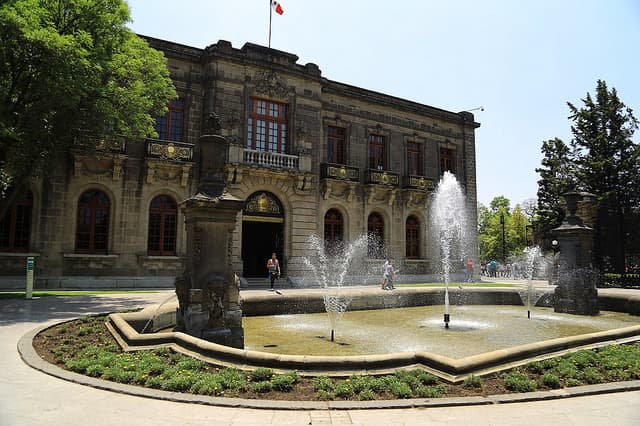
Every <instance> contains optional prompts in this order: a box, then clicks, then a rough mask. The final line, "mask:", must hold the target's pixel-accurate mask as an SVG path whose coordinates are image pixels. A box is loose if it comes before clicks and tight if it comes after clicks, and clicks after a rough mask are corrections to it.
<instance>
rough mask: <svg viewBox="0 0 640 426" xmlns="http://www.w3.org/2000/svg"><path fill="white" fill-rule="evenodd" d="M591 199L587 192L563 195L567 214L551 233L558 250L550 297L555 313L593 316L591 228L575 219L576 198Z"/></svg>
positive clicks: (595, 295) (595, 309) (595, 293)
mask: <svg viewBox="0 0 640 426" xmlns="http://www.w3.org/2000/svg"><path fill="white" fill-rule="evenodd" d="M580 197H586V198H589V197H593V195H591V194H588V193H579V192H570V193H567V194H564V198H565V201H566V208H567V215H566V217H565V220H564V222H563V223H562V225H560V226H559V227H557V228H555V229H553V230H552V233H553V235H554V237H555V238H556V240H557V241H558V248H559V250H560V255H559V261H558V264H559V266H558V268H559V271H558V280H557V287H556V290H555V294H554V310H555V312H562V313H570V314H578V315H597V314H598V313H599V307H598V290H597V289H596V283H597V280H598V274H597V272H596V271H594V270H593V269H592V267H591V259H592V250H593V229H592V228H590V227H588V226H585V225H584V223H583V221H582V219H581V218H579V217H578V216H576V210H577V206H578V199H579V198H580Z"/></svg>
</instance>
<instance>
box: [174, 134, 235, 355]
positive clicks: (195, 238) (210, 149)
mask: <svg viewBox="0 0 640 426" xmlns="http://www.w3.org/2000/svg"><path fill="white" fill-rule="evenodd" d="M226 152H227V143H226V141H225V139H224V138H223V137H222V136H217V135H215V136H209V135H207V136H202V137H201V138H200V156H201V162H200V173H201V175H200V184H199V186H198V190H197V193H196V194H195V195H194V196H193V197H191V198H188V199H186V200H184V201H183V202H182V203H180V208H181V209H182V211H183V213H184V217H185V224H186V231H187V261H186V267H185V271H184V274H183V275H182V276H179V277H177V278H176V293H177V295H178V302H179V306H178V311H177V315H176V317H177V318H176V331H183V332H185V333H187V334H190V335H192V336H195V337H199V338H202V339H205V340H208V341H211V342H215V343H219V344H223V345H226V346H232V347H236V348H243V347H244V331H243V328H242V310H241V308H240V303H239V285H238V284H239V280H237V277H236V276H235V274H234V273H233V269H232V267H231V259H230V252H231V233H232V231H233V229H234V228H235V224H236V217H237V215H238V212H240V210H242V208H243V206H244V201H243V200H240V199H238V198H236V197H233V196H231V195H230V194H229V193H228V192H226V190H225V187H224V180H223V178H222V176H223V166H224V162H225V158H226Z"/></svg>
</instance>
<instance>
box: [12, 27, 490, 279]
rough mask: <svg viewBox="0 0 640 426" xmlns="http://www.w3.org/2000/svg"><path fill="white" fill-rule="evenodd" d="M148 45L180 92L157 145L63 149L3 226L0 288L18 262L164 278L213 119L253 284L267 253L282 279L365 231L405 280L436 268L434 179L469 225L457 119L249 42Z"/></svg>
mask: <svg viewBox="0 0 640 426" xmlns="http://www.w3.org/2000/svg"><path fill="white" fill-rule="evenodd" d="M147 40H148V42H149V43H150V45H151V46H152V47H154V48H156V49H158V50H160V51H162V52H164V54H165V56H166V57H167V59H168V66H169V70H170V73H171V77H172V79H173V81H174V84H175V86H176V89H177V91H178V94H179V98H178V99H176V100H175V101H173V102H172V103H171V105H170V110H169V112H168V114H167V115H166V116H165V117H159V118H158V121H157V126H156V128H157V130H158V134H159V137H158V138H157V139H147V140H144V141H134V140H109V141H102V142H101V143H100V145H99V147H98V148H97V149H96V150H95V151H91V152H89V151H71V152H69V153H66V154H64V155H61V156H60V158H58V161H57V162H56V165H55V167H53V168H52V170H51V172H50V175H49V176H47V178H46V179H43V180H37V181H36V180H34V181H33V182H32V185H31V193H30V194H29V195H28V196H27V197H25V198H24V199H23V200H21V201H20V202H19V203H18V204H17V205H16V206H14V207H13V208H12V209H11V210H10V211H9V212H8V213H7V215H5V218H4V219H3V221H2V223H1V226H0V233H1V235H0V238H1V239H0V270H1V271H2V272H1V274H2V275H3V277H2V279H1V280H0V282H2V283H4V284H0V285H4V286H8V285H15V286H19V285H23V284H21V283H24V269H25V266H24V265H25V258H26V257H27V256H33V257H34V258H35V263H36V274H35V275H36V280H37V281H36V286H37V287H41V288H43V287H45V288H56V287H72V288H73V287H92V286H100V287H114V286H115V287H150V286H153V287H158V286H171V285H173V279H174V277H175V276H177V275H178V274H179V273H180V272H181V270H182V268H183V265H184V256H185V253H186V251H187V250H186V236H185V227H184V217H183V216H182V213H181V211H180V208H179V203H180V202H181V201H182V200H185V199H186V198H188V197H189V196H190V195H193V192H194V190H195V188H196V187H197V184H198V182H197V181H196V180H197V176H199V175H200V171H199V170H198V168H199V167H200V166H199V162H198V158H199V146H198V138H199V136H200V135H201V134H203V132H205V128H204V126H206V123H207V119H208V117H209V116H210V115H212V114H215V115H217V117H219V123H220V126H221V130H220V131H221V133H222V135H223V136H225V137H226V138H227V140H228V141H229V150H228V152H226V153H222V155H225V156H226V167H225V178H226V184H227V189H228V191H229V192H230V193H231V194H232V195H233V196H235V197H238V198H240V199H243V200H246V201H245V207H244V209H243V211H242V212H241V213H240V214H239V215H238V218H237V223H236V227H235V230H234V231H233V238H232V241H233V243H232V247H230V248H228V249H229V250H230V253H231V258H232V259H233V265H232V266H233V269H234V270H235V272H236V273H237V274H238V275H239V276H240V277H244V278H250V277H265V276H266V268H265V264H266V260H267V259H268V258H269V257H270V256H271V253H272V252H276V253H277V254H278V257H279V259H281V265H282V270H283V274H284V275H286V276H287V277H289V278H290V279H291V280H292V281H294V282H295V280H296V278H297V277H300V276H303V275H304V274H305V272H306V271H305V266H304V263H303V262H302V258H303V257H304V256H305V255H307V254H308V253H309V252H308V246H307V239H308V238H309V236H311V235H314V234H315V235H318V236H319V237H321V238H322V239H324V240H325V245H326V247H327V248H329V249H331V250H335V253H339V249H340V247H341V245H342V244H343V243H344V242H348V241H351V240H353V239H356V238H357V237H359V236H360V235H363V234H369V235H371V236H375V237H376V238H377V239H378V241H379V244H377V245H375V246H374V245H371V247H370V248H369V250H368V252H367V259H366V261H367V262H374V263H379V260H378V259H380V258H382V257H386V256H390V257H392V258H393V259H395V264H396V265H399V266H400V268H401V270H402V272H403V273H404V274H416V275H425V274H431V273H433V272H434V265H432V264H431V263H430V261H429V257H430V254H431V253H430V250H431V248H430V247H431V244H430V243H431V241H430V235H429V232H428V228H427V223H428V219H429V218H428V206H429V202H430V201H429V200H430V194H431V192H432V190H433V189H434V187H435V186H436V185H437V182H438V180H439V178H440V176H441V175H442V174H443V173H444V172H445V171H451V172H452V173H454V174H455V175H456V177H457V179H458V181H459V182H461V184H462V185H463V188H464V191H465V193H466V196H467V200H468V206H469V212H470V219H471V221H472V223H475V217H476V200H477V197H476V180H475V177H476V162H475V159H476V156H475V151H476V147H475V129H476V128H477V127H479V124H478V123H476V122H475V121H474V117H473V114H471V113H470V112H450V111H445V110H442V109H439V108H435V107H431V106H427V105H423V104H419V103H415V102H412V101H409V100H405V99H400V98H397V97H393V96H389V95H385V94H381V93H377V92H374V91H371V90H367V89H363V88H359V87H354V86H350V85H347V84H343V83H339V82H335V81H332V80H329V79H327V78H325V77H323V76H322V73H321V71H320V69H319V67H318V66H317V65H315V64H313V63H308V64H304V65H302V64H298V63H297V60H298V57H297V56H295V55H293V54H290V53H286V52H282V51H278V50H274V49H269V48H266V47H263V46H258V45H255V44H251V43H247V44H245V45H244V46H243V47H242V48H240V49H238V48H234V47H233V46H232V45H231V44H230V43H229V42H227V41H219V42H218V43H216V44H213V45H210V46H208V47H206V48H205V49H199V48H194V47H189V46H184V45H179V44H176V43H173V42H170V41H164V40H159V39H153V38H147ZM221 249H222V248H221Z"/></svg>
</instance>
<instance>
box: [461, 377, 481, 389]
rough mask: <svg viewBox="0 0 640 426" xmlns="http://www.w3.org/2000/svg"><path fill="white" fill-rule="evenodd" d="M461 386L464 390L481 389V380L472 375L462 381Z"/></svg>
mask: <svg viewBox="0 0 640 426" xmlns="http://www.w3.org/2000/svg"><path fill="white" fill-rule="evenodd" d="M462 386H464V387H465V388H475V389H477V388H481V387H482V379H481V378H480V377H478V376H474V375H473V374H472V375H470V376H469V377H467V378H466V379H464V382H463V383H462Z"/></svg>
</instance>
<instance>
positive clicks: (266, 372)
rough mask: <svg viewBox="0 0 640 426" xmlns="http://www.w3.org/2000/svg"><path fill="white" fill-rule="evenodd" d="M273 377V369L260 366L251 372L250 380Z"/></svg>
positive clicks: (266, 379) (256, 380) (265, 379)
mask: <svg viewBox="0 0 640 426" xmlns="http://www.w3.org/2000/svg"><path fill="white" fill-rule="evenodd" d="M272 377H273V370H272V369H270V368H265V367H260V368H256V369H255V370H254V371H253V372H251V381H253V382H264V381H268V380H271V378H272Z"/></svg>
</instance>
